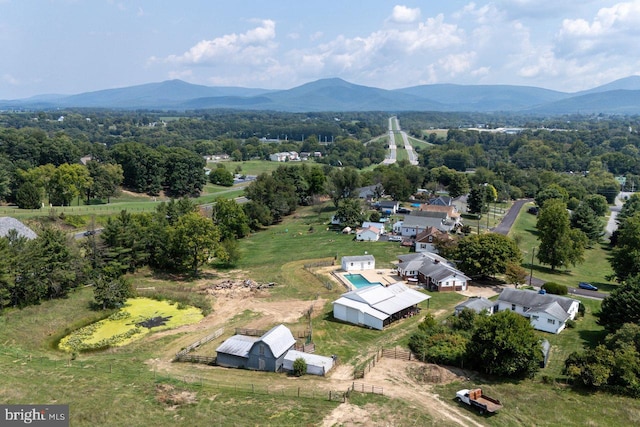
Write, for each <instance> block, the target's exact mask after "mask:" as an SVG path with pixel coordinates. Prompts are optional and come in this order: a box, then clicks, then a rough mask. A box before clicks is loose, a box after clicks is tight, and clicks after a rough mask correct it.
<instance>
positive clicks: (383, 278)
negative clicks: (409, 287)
mask: <svg viewBox="0 0 640 427" xmlns="http://www.w3.org/2000/svg"><path fill="white" fill-rule="evenodd" d="M348 274H360V275H362V276H363V277H364V278H365V279H367V280H368V281H369V282H372V283H375V282H380V283H382V284H383V285H385V286H388V285H393V284H394V283H398V282H403V283H405V284H408V283H407V282H406V281H405V280H402V277H400V276H398V275H397V274H396V271H395V270H393V269H390V268H387V269H385V268H376V269H375V270H355V271H344V270H343V269H341V268H338V269H336V270H334V271H332V276H333V277H335V278H336V279H338V281H339V282H340V283H342V284H343V285H344V286H345V287H346V288H347V289H348V290H350V291H353V290H355V289H357V288H356V287H355V286H353V285H352V284H351V282H350V281H349V279H347V278H346V277H344V276H346V275H348Z"/></svg>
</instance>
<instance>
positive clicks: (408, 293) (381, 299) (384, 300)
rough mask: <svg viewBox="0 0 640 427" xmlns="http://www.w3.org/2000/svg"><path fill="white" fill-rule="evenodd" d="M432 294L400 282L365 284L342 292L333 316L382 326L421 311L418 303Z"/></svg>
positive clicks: (345, 320) (381, 327)
mask: <svg viewBox="0 0 640 427" xmlns="http://www.w3.org/2000/svg"><path fill="white" fill-rule="evenodd" d="M429 298H431V297H430V296H428V295H425V294H423V293H422V292H418V291H416V290H413V289H410V288H408V287H406V286H405V285H404V284H403V283H401V282H398V283H395V284H393V285H391V286H387V287H385V286H383V285H373V286H365V287H363V288H360V289H356V290H354V291H351V292H346V293H344V294H342V296H341V297H340V298H338V299H337V300H336V301H334V302H333V317H334V318H336V319H338V320H342V321H344V322H347V323H353V324H354V325H361V326H366V327H368V328H372V329H378V330H382V329H384V327H385V326H387V325H389V324H391V323H392V322H394V321H396V320H398V319H402V318H404V317H407V316H412V315H414V314H416V313H417V312H418V304H420V303H421V302H423V301H426V300H428V299H429Z"/></svg>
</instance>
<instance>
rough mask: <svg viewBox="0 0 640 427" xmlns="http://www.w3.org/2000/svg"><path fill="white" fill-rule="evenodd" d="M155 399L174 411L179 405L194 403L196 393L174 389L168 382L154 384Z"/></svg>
mask: <svg viewBox="0 0 640 427" xmlns="http://www.w3.org/2000/svg"><path fill="white" fill-rule="evenodd" d="M156 400H157V401H158V402H160V403H162V404H163V405H164V406H165V408H166V409H167V410H170V411H174V410H176V409H178V408H179V407H181V406H184V405H189V404H192V403H196V393H194V392H192V391H186V390H180V389H176V388H175V387H174V386H172V385H170V384H158V385H156Z"/></svg>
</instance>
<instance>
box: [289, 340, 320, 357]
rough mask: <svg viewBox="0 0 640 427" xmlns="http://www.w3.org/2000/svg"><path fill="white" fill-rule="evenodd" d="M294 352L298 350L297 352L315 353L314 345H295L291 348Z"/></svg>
mask: <svg viewBox="0 0 640 427" xmlns="http://www.w3.org/2000/svg"><path fill="white" fill-rule="evenodd" d="M293 349H294V350H298V351H302V352H303V353H312V354H313V353H315V352H316V345H315V344H314V343H312V342H311V343H309V344H300V345H298V344H296V345H295V346H294V347H293Z"/></svg>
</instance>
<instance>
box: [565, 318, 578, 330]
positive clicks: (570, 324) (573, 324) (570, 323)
mask: <svg viewBox="0 0 640 427" xmlns="http://www.w3.org/2000/svg"><path fill="white" fill-rule="evenodd" d="M565 325H567V328H571V329H573V328H575V327H576V321H575V320H573V319H568V320H567V321H566V322H565Z"/></svg>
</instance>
